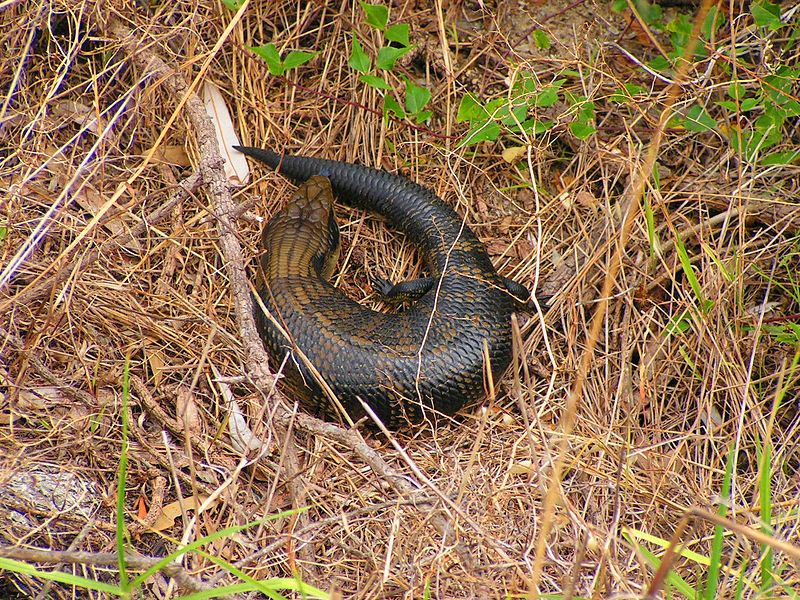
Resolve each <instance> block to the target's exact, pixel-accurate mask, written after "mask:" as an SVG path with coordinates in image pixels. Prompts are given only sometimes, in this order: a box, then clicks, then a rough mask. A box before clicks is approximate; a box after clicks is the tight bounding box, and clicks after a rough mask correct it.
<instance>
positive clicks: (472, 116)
mask: <svg viewBox="0 0 800 600" xmlns="http://www.w3.org/2000/svg"><path fill="white" fill-rule="evenodd" d="M489 116H490V115H489V113H488V112H487V110H486V109H485V108H484V107H483V105H481V103H480V102H479V101H478V99H477V98H475V96H473V95H472V94H470V93H469V92H467V93H466V94H464V95H463V96H462V97H461V102H460V103H459V105H458V112H457V113H456V122H458V123H461V122H462V121H470V122H473V121H477V120H485V119H487V118H488V117H489Z"/></svg>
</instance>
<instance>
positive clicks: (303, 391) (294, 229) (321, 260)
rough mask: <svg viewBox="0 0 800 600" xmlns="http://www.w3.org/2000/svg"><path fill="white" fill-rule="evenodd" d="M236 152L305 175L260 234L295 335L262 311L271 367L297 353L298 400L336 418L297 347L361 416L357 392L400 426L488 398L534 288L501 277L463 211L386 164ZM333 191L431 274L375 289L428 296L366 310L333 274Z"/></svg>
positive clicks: (267, 299) (279, 305)
mask: <svg viewBox="0 0 800 600" xmlns="http://www.w3.org/2000/svg"><path fill="white" fill-rule="evenodd" d="M236 148H237V149H238V150H240V151H241V152H244V153H245V154H247V155H249V156H251V157H253V158H256V159H258V160H261V161H263V162H265V163H266V164H268V165H269V166H271V167H273V168H279V170H280V172H281V173H284V174H286V175H288V176H289V177H291V178H293V179H295V180H299V181H306V183H305V184H303V185H301V187H300V188H299V190H298V192H297V194H296V195H295V197H294V199H293V200H292V201H291V202H289V204H287V206H286V207H284V209H283V210H282V211H281V212H279V213H278V214H277V215H276V216H275V217H274V218H273V219H272V220H271V221H270V222H269V223H268V225H267V226H266V228H265V229H264V233H263V244H264V249H265V254H264V257H263V259H262V270H263V274H264V277H265V281H264V282H263V284H262V286H261V288H260V296H261V298H262V300H263V302H264V304H265V305H266V307H267V309H268V310H269V312H270V313H271V314H272V315H273V316H274V317H275V319H276V320H277V321H278V322H279V323H280V324H281V326H282V328H283V330H284V331H286V332H288V333H289V336H290V338H291V340H289V339H287V338H286V337H285V336H284V335H283V333H281V331H280V329H279V328H278V327H276V325H275V324H274V323H273V322H272V321H270V320H269V319H268V318H267V317H265V316H264V315H263V311H261V310H260V309H258V308H257V309H256V313H257V315H256V321H257V324H258V327H259V331H260V333H261V335H262V337H263V338H264V340H265V342H266V345H267V347H268V350H269V353H270V355H271V357H272V360H273V361H274V364H273V367H277V366H279V365H280V363H281V362H282V360H283V358H284V356H286V353H287V351H288V352H290V358H289V360H288V361H287V365H286V367H285V369H284V373H285V375H286V380H287V384H288V386H289V388H290V390H291V392H293V393H294V394H295V395H296V396H297V399H298V400H299V401H300V402H301V404H302V405H303V406H304V407H305V408H306V409H307V410H309V411H310V412H313V413H316V414H318V415H320V416H323V417H328V418H331V417H333V418H335V417H336V416H337V414H338V410H337V407H336V405H335V403H334V402H332V401H331V400H330V398H329V397H328V396H326V394H325V392H324V391H323V389H322V387H321V386H320V385H319V384H318V383H317V380H316V378H315V375H314V373H313V372H312V370H311V369H309V367H308V366H307V363H306V362H305V360H304V359H303V357H302V356H301V353H299V352H296V350H297V349H299V350H300V351H302V354H303V355H305V357H306V358H307V360H308V362H310V363H311V364H312V365H314V367H315V368H316V371H317V372H318V373H319V374H320V375H321V376H322V377H323V378H324V380H325V381H326V382H327V384H328V385H329V386H330V388H331V390H332V391H333V392H334V393H335V395H336V398H337V400H338V402H339V403H340V404H341V406H342V407H343V408H344V409H345V410H346V411H347V412H348V414H349V415H350V418H351V419H352V420H354V421H355V420H357V419H358V418H360V417H361V416H363V415H364V410H363V408H362V406H361V403H360V402H359V400H358V398H361V399H362V400H364V401H365V402H367V403H368V404H369V405H370V406H371V407H372V409H373V410H374V411H375V412H376V413H377V415H378V416H379V417H380V418H381V420H382V421H383V422H384V424H386V425H387V426H388V427H390V428H395V429H396V428H399V427H402V426H403V425H405V424H407V423H408V422H415V421H419V420H421V419H422V418H424V417H426V416H427V417H433V416H434V412H432V411H431V409H434V410H435V412H440V413H444V414H448V415H450V414H453V413H455V412H456V411H457V410H459V409H460V408H461V407H462V406H464V405H466V404H471V403H474V402H476V401H478V400H480V399H481V398H483V397H484V396H485V384H484V381H485V379H486V377H485V374H484V371H485V368H484V365H485V364H486V358H487V357H488V360H489V364H491V370H492V376H493V380H494V381H495V382H497V381H498V380H499V379H500V377H501V376H502V374H503V373H504V371H505V370H506V368H507V367H508V364H509V362H510V360H511V314H512V312H514V310H515V309H516V308H519V307H520V306H521V304H524V303H525V302H527V301H528V298H529V296H528V292H527V290H525V288H524V287H523V286H521V285H519V284H517V283H515V282H513V281H511V280H508V279H505V278H503V277H501V276H500V275H498V273H497V271H496V270H495V268H494V266H493V265H492V262H491V260H490V259H489V256H488V255H487V254H486V250H485V249H484V247H483V245H482V244H481V243H480V241H478V239H477V238H476V236H475V234H474V233H473V232H472V231H471V230H470V229H469V227H467V225H466V224H465V223H464V222H463V220H462V218H461V217H459V216H458V214H457V213H456V212H455V211H454V210H453V209H452V208H450V207H449V206H448V205H447V204H445V203H444V201H442V200H441V199H440V198H438V197H437V196H435V195H434V194H433V193H431V192H430V191H429V190H427V189H426V188H424V187H422V186H420V185H417V184H415V183H412V182H410V181H408V180H407V179H405V178H402V177H399V176H397V175H393V174H391V173H387V172H385V171H380V170H377V169H371V168H368V167H364V166H361V165H354V164H349V163H341V162H336V161H330V160H323V159H317V158H311V157H303V156H284V157H281V156H280V155H278V154H276V153H274V152H270V151H268V150H260V149H258V148H248V147H236ZM319 174H324V177H323V176H319ZM329 182H330V183H329ZM331 187H332V188H333V190H332V191H333V192H335V194H336V196H337V197H338V198H339V199H340V200H341V201H343V202H345V203H347V204H350V205H351V206H355V207H359V208H364V209H368V210H371V211H374V212H377V213H379V214H381V215H383V216H384V217H386V218H387V219H388V220H389V221H390V223H391V225H393V226H394V227H397V228H398V229H400V230H402V231H403V232H405V233H406V235H408V237H409V238H410V239H411V241H412V242H414V243H415V244H416V245H417V246H418V247H419V249H420V251H421V254H422V256H423V259H424V260H425V262H426V264H427V268H428V271H429V272H430V276H431V277H430V278H429V279H423V280H415V281H414V282H404V283H402V284H399V285H398V286H396V288H395V289H391V284H389V283H388V282H382V281H381V280H376V285H375V286H374V287H377V288H379V291H381V292H382V293H384V295H386V296H388V297H391V296H393V295H394V294H395V293H397V294H398V295H399V296H400V297H404V296H406V292H408V291H409V290H410V291H411V292H412V295H415V296H420V297H419V298H418V299H417V300H416V302H415V303H414V304H413V305H412V306H411V307H410V308H409V309H408V310H405V311H404V312H402V313H399V314H384V313H379V312H376V311H373V310H370V309H368V308H366V307H363V306H361V305H359V304H358V303H356V302H354V301H353V300H351V299H350V298H348V297H346V296H345V295H343V294H342V293H341V292H339V291H338V290H337V289H336V288H334V287H333V286H332V285H331V284H330V283H329V282H328V281H327V277H328V276H329V275H330V271H331V270H332V267H333V264H334V263H335V258H334V259H333V260H330V256H329V255H331V254H334V255H335V254H336V253H337V252H338V237H339V236H338V229H337V228H336V223H335V220H334V215H333V195H332V193H331ZM484 347H485V348H486V350H487V351H488V353H486V352H485V350H484Z"/></svg>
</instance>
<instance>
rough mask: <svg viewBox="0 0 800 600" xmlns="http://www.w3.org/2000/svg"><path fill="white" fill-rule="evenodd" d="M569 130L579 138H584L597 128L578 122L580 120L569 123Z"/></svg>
mask: <svg viewBox="0 0 800 600" xmlns="http://www.w3.org/2000/svg"><path fill="white" fill-rule="evenodd" d="M569 130H570V131H571V132H572V135H574V136H575V137H576V138H578V139H579V140H585V139H586V138H588V137H589V136H590V135H592V134H593V133H594V132H595V131H597V129H595V128H594V127H592V126H591V125H587V124H586V123H580V122H575V123H570V124H569Z"/></svg>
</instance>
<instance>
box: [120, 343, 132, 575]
mask: <svg viewBox="0 0 800 600" xmlns="http://www.w3.org/2000/svg"><path fill="white" fill-rule="evenodd" d="M130 367H131V361H130V358H126V359H125V370H124V373H123V376H122V447H121V448H120V453H119V472H118V473H117V558H118V560H119V584H120V587H121V588H122V589H123V590H126V591H129V590H130V589H131V588H130V585H129V583H128V569H127V565H126V563H125V483H126V481H127V479H128V399H129V394H130V379H129V378H130Z"/></svg>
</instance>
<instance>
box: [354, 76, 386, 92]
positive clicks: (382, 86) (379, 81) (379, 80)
mask: <svg viewBox="0 0 800 600" xmlns="http://www.w3.org/2000/svg"><path fill="white" fill-rule="evenodd" d="M358 80H359V81H361V82H363V83H366V84H367V85H371V86H372V87H374V88H377V89H379V90H391V89H392V86H391V85H389V84H388V83H387V82H386V80H385V79H384V78H383V77H378V76H377V75H359V76H358Z"/></svg>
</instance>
